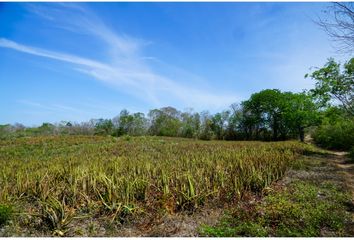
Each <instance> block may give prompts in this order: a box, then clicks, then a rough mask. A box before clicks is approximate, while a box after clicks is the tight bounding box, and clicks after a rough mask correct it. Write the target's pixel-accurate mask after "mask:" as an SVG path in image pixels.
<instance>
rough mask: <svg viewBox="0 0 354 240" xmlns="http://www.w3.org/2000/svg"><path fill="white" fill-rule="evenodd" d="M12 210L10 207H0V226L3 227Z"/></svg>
mask: <svg viewBox="0 0 354 240" xmlns="http://www.w3.org/2000/svg"><path fill="white" fill-rule="evenodd" d="M11 214H12V209H11V207H10V206H6V205H0V226H1V225H4V224H5V223H6V222H7V221H8V220H9V219H10V217H11Z"/></svg>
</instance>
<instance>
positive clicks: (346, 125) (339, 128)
mask: <svg viewBox="0 0 354 240" xmlns="http://www.w3.org/2000/svg"><path fill="white" fill-rule="evenodd" d="M313 139H314V140H315V142H316V143H317V144H318V145H320V146H322V147H325V148H329V149H338V150H349V149H351V148H352V147H354V145H353V144H354V120H353V119H341V120H338V121H336V122H335V123H333V124H330V123H325V124H322V125H321V126H319V127H318V128H317V129H316V130H315V132H314V134H313Z"/></svg>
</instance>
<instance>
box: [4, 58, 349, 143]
mask: <svg viewBox="0 0 354 240" xmlns="http://www.w3.org/2000/svg"><path fill="white" fill-rule="evenodd" d="M353 76H354V58H352V59H351V60H349V61H348V62H346V63H344V64H343V66H341V65H340V64H339V63H337V62H335V61H334V60H333V59H329V60H328V62H327V63H326V65H325V66H323V67H322V68H319V69H317V70H316V71H314V72H313V73H311V74H307V75H306V77H308V78H312V79H314V80H315V81H316V85H315V88H314V89H311V90H309V91H303V92H301V93H292V92H282V91H280V90H278V89H265V90H262V91H260V92H257V93H254V94H252V95H251V96H250V98H249V99H247V100H245V101H242V102H241V103H238V104H236V103H235V104H232V105H231V106H230V107H229V108H228V109H226V110H224V111H221V112H218V113H215V114H211V113H210V112H208V111H202V112H194V111H193V110H191V109H189V110H186V111H179V110H177V109H176V108H173V107H163V108H159V109H152V110H150V111H149V112H148V114H147V115H145V114H144V113H141V112H137V113H130V112H129V111H128V110H122V111H121V112H120V113H119V115H118V116H116V117H114V118H112V119H92V120H90V121H88V122H82V123H71V122H60V123H59V124H50V123H43V124H42V125H41V126H40V127H36V128H26V127H25V126H23V125H21V124H15V125H2V126H0V136H2V137H4V136H8V135H17V136H30V135H43V134H96V135H111V136H115V137H119V136H123V135H130V136H142V135H152V136H169V137H185V138H195V139H202V140H211V139H215V140H264V141H270V140H271V141H279V140H287V139H296V138H297V139H299V140H301V141H304V138H305V133H306V132H309V130H311V129H313V127H316V128H315V131H314V132H313V136H315V139H317V140H318V141H319V142H325V139H328V137H329V135H330V133H333V132H335V130H338V129H339V128H343V127H344V128H345V129H341V130H340V132H341V134H339V135H345V134H344V132H346V131H347V132H348V134H347V135H348V136H349V139H346V140H343V141H344V142H345V141H351V140H352V138H353V137H351V138H350V135H352V136H354V132H353V131H354V128H352V126H354V125H353V116H354V111H353V110H354V107H353V106H354V104H353V99H354V98H353V92H354V87H353V86H354V82H353V81H354V78H353ZM344 123H345V124H346V125H348V123H349V126H344V125H345V124H344ZM335 125H337V129H331V126H335ZM339 125H340V126H339ZM324 132H325V133H324ZM337 138H338V139H334V140H332V141H337V142H338V141H340V139H339V138H340V137H337ZM353 142H354V140H353ZM329 147H331V146H329Z"/></svg>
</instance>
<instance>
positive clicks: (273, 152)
mask: <svg viewBox="0 0 354 240" xmlns="http://www.w3.org/2000/svg"><path fill="white" fill-rule="evenodd" d="M311 151H313V147H312V146H310V145H307V144H302V143H299V142H295V141H288V142H269V143H265V142H231V141H230V142H227V141H197V140H188V139H178V138H157V137H135V138H132V137H121V138H113V137H100V136H48V137H43V136H42V137H31V138H18V139H14V140H2V141H0V165H1V166H2V167H1V170H0V215H1V214H3V215H6V211H8V212H12V213H13V221H15V222H16V223H13V225H14V226H16V227H15V230H12V233H11V234H13V235H21V233H23V234H24V235H25V236H29V235H31V236H50V235H59V236H72V235H85V234H84V233H83V232H82V230H80V231H79V230H77V229H76V230H74V228H73V226H75V225H78V224H79V223H80V224H82V223H83V222H85V221H86V220H87V219H91V220H92V219H96V220H97V221H104V222H107V223H110V224H111V225H115V226H124V224H126V223H128V222H134V219H138V218H145V217H147V216H150V217H154V216H158V215H161V214H169V215H174V214H178V213H182V212H183V213H188V214H192V213H193V212H197V211H198V210H199V209H202V208H205V207H206V206H210V205H211V203H212V204H213V205H214V206H215V205H220V206H223V205H225V204H226V205H227V204H231V205H232V204H233V203H235V202H238V201H241V200H242V199H244V198H245V197H247V196H248V195H249V193H252V194H262V193H263V191H265V190H266V189H268V186H270V185H271V184H272V183H274V181H276V180H279V179H280V178H281V177H282V176H283V175H284V173H285V172H286V171H287V170H288V169H289V167H290V166H292V165H294V164H295V163H296V161H297V160H296V159H298V158H299V156H301V155H303V154H305V153H309V152H311ZM1 208H3V213H1ZM5 217H6V216H4V218H5ZM0 221H1V218H0ZM0 225H1V222H0ZM86 225H87V224H86ZM84 228H90V226H84ZM16 229H17V230H16ZM16 231H18V232H16ZM19 232H20V233H19ZM93 235H95V234H93Z"/></svg>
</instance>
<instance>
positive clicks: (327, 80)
mask: <svg viewBox="0 0 354 240" xmlns="http://www.w3.org/2000/svg"><path fill="white" fill-rule="evenodd" d="M305 77H310V78H312V79H314V80H315V81H316V86H315V89H313V90H311V92H312V94H313V96H314V97H316V98H317V99H318V100H319V102H320V103H322V105H323V106H325V105H326V104H329V103H330V101H331V100H333V99H335V100H337V101H339V103H340V104H341V106H342V107H343V108H344V109H345V111H346V112H347V113H348V114H349V115H351V116H354V58H352V59H350V60H349V61H348V62H346V63H345V64H344V67H343V69H341V67H340V64H339V63H337V62H335V61H334V59H329V60H328V62H327V63H326V64H325V65H324V67H322V68H320V69H318V70H316V71H314V72H313V73H311V74H306V75H305Z"/></svg>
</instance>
